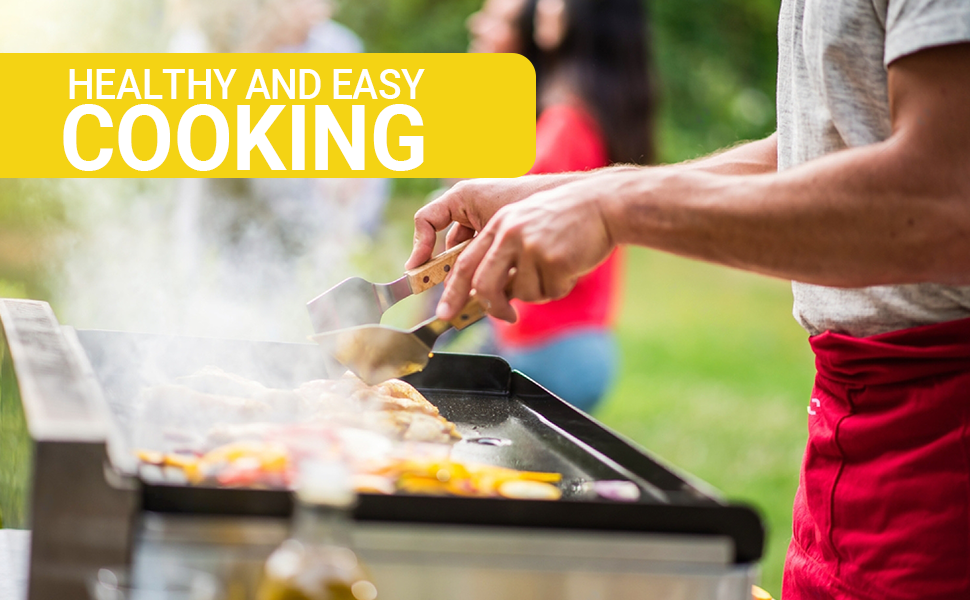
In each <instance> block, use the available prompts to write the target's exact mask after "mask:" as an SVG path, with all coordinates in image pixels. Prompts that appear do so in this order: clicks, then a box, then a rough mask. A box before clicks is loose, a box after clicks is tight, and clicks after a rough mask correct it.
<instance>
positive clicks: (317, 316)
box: [306, 242, 468, 333]
mask: <svg viewBox="0 0 970 600" xmlns="http://www.w3.org/2000/svg"><path fill="white" fill-rule="evenodd" d="M466 246H468V242H462V243H461V244H458V245H457V246H455V247H454V248H452V249H450V250H445V251H444V252H442V253H441V254H439V255H438V256H436V257H434V258H432V259H431V260H429V261H428V262H426V263H424V264H423V265H421V266H420V267H416V268H414V269H411V270H410V271H405V273H404V275H403V276H402V277H401V278H400V279H397V280H395V281H392V282H391V283H371V282H369V281H365V280H364V279H361V278H360V277H351V278H349V279H345V280H343V281H341V282H340V283H338V284H337V285H335V286H333V287H332V288H330V289H329V290H327V291H326V292H324V293H322V294H320V295H319V296H317V297H316V298H314V299H313V300H310V301H309V302H307V305H306V307H307V310H308V311H310V322H311V323H312V324H313V331H314V332H316V333H323V332H326V331H334V330H337V329H346V328H348V327H355V326H357V325H372V324H376V323H380V322H381V316H382V315H383V314H384V312H385V311H386V310H387V309H388V308H390V307H391V306H393V305H394V304H396V303H397V302H399V301H401V300H403V299H404V298H407V297H408V296H410V295H411V294H419V293H421V292H423V291H425V290H427V289H429V288H432V287H434V286H436V285H438V284H439V283H441V282H442V281H444V280H445V277H446V276H447V275H448V272H449V271H451V268H452V267H453V266H454V265H455V260H457V259H458V255H459V254H461V252H462V250H464V249H465V247H466Z"/></svg>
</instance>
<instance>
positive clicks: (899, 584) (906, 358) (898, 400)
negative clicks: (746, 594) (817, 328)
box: [782, 319, 970, 600]
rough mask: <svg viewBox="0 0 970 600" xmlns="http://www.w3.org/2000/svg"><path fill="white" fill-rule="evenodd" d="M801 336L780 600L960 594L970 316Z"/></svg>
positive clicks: (969, 499)
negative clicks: (801, 370)
mask: <svg viewBox="0 0 970 600" xmlns="http://www.w3.org/2000/svg"><path fill="white" fill-rule="evenodd" d="M811 344H812V349H813V350H814V351H815V357H816V359H815V363H816V369H817V371H818V374H817V375H816V378H815V388H814V390H813V391H812V399H811V404H810V405H809V417H808V430H809V435H808V447H807V448H806V450H805V459H804V463H803V464H802V472H801V479H800V485H799V487H798V492H797V493H796V495H795V505H794V511H793V516H792V522H793V536H792V541H791V545H790V546H789V548H788V558H787V560H786V563H785V576H784V584H783V589H782V599H783V600H808V599H813V600H814V599H816V598H836V599H839V600H843V599H844V600H849V599H851V600H859V599H862V598H865V599H873V600H876V599H878V600H903V599H906V600H909V599H912V600H917V599H918V600H930V599H935V598H961V599H970V319H963V320H960V321H951V322H948V323H939V324H935V325H928V326H925V327H917V328H913V329H906V330H903V331H895V332H891V333H886V334H881V335H876V336H872V337H868V338H853V337H849V336H845V335H839V334H834V333H831V332H826V333H823V334H821V335H818V336H815V337H813V338H811Z"/></svg>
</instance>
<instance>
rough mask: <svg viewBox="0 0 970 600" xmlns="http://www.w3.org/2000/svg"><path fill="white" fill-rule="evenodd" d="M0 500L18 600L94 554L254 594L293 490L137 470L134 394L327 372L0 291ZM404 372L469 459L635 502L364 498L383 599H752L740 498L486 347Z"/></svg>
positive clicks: (64, 583) (289, 352) (371, 562)
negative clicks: (224, 377) (68, 321)
mask: <svg viewBox="0 0 970 600" xmlns="http://www.w3.org/2000/svg"><path fill="white" fill-rule="evenodd" d="M0 325H2V327H0V331H2V335H3V340H2V341H3V344H2V352H3V355H2V373H0V384H2V388H0V443H2V444H4V448H3V450H4V451H3V453H2V455H0V516H2V517H3V519H4V526H5V527H17V528H30V529H32V548H31V559H30V560H31V566H30V567H31V568H30V583H29V586H30V589H29V597H30V598H31V600H39V599H47V598H52V599H53V598H58V599H59V598H65V597H83V594H84V593H85V591H84V580H85V578H86V577H88V576H89V575H90V573H92V572H93V571H94V570H96V569H97V568H99V567H102V566H108V565H117V564H131V565H133V566H134V568H136V569H151V568H153V567H157V566H159V565H163V564H170V563H175V564H182V565H189V566H196V567H204V568H208V569H210V570H212V571H213V572H216V573H218V574H219V575H220V576H222V577H223V579H224V581H226V582H229V584H230V585H231V586H234V587H233V588H232V589H236V590H240V591H242V592H244V593H251V592H252V591H253V589H254V585H255V581H256V580H257V579H258V575H259V572H260V567H261V564H262V562H263V561H264V560H265V558H266V556H268V554H269V552H271V551H272V549H273V548H275V547H276V546H277V545H278V544H279V543H280V542H281V541H282V540H283V539H285V537H286V533H287V532H286V528H287V524H288V517H289V514H290V512H291V511H292V501H291V498H290V495H289V493H287V492H285V491H274V490H246V489H218V488H193V487H187V486H184V485H178V484H174V483H173V482H171V481H167V480H166V479H165V478H164V477H160V476H159V474H158V473H151V472H147V471H145V470H144V469H143V468H141V467H139V466H138V465H137V464H136V463H135V461H134V460H133V458H132V450H133V449H134V447H135V446H134V445H135V444H136V443H137V440H133V439H132V438H131V431H132V429H133V427H132V423H133V420H134V419H136V418H137V415H136V414H135V411H134V409H133V406H132V399H133V398H134V397H135V396H136V395H137V393H138V391H139V390H140V389H141V388H143V387H145V386H147V385H152V384H153V383H157V382H158V381H160V380H164V379H165V378H167V377H174V376H179V375H185V374H188V373H191V372H193V371H194V370H196V369H198V368H199V367H201V366H205V365H214V366H218V367H221V368H223V369H225V370H227V371H230V372H234V373H237V374H240V375H243V376H246V377H249V378H252V379H255V380H257V381H260V382H261V383H264V384H265V385H268V386H271V387H280V388H285V387H292V386H296V385H298V384H299V383H302V382H303V381H306V380H309V379H313V378H320V377H328V376H335V375H336V374H339V370H338V369H337V368H336V365H334V364H332V363H330V362H329V361H328V359H327V358H326V357H325V356H323V355H322V354H321V352H320V351H319V349H318V348H317V347H316V346H314V345H310V344H280V343H266V342H250V341H236V340H213V339H194V338H186V337H173V336H157V335H143V334H132V333H120V332H103V331H75V330H74V329H72V328H69V327H63V326H61V325H60V324H58V322H57V320H56V318H55V317H54V315H53V313H52V312H51V310H50V307H49V306H47V305H46V304H45V303H43V302H35V301H24V300H0ZM409 380H410V381H411V383H412V384H414V385H415V386H416V387H418V389H420V390H421V391H422V392H423V393H424V394H425V395H426V396H427V397H428V398H429V400H431V401H432V402H433V403H435V404H436V405H437V406H438V407H439V409H440V410H441V412H442V414H443V416H445V417H446V418H448V419H449V420H451V421H453V422H455V423H456V424H457V426H458V428H459V430H460V431H461V432H462V433H463V435H464V436H465V438H466V439H467V438H474V437H476V436H479V437H495V438H501V439H503V440H506V441H507V442H508V443H507V444H504V445H499V446H491V445H476V444H473V443H466V442H461V443H459V444H458V445H456V447H455V449H454V451H453V452H454V455H455V456H456V457H457V458H460V459H464V460H471V461H484V462H489V463H492V464H498V465H502V466H508V467H512V468H518V469H528V470H550V471H556V472H560V473H562V474H563V475H564V476H565V478H566V480H567V481H576V482H582V481H587V480H604V479H611V480H626V481H629V482H632V483H634V484H636V485H637V487H638V488H639V489H640V491H641V499H640V500H639V501H638V502H633V503H616V502H606V501H601V500H596V499H595V498H589V497H588V496H583V495H582V494H579V493H578V492H577V493H575V494H573V493H572V492H570V491H569V488H567V490H566V493H565V496H564V499H563V500H562V501H559V502H537V501H512V500H502V499H479V498H452V497H427V496H406V495H395V496H381V495H366V494H365V495H362V496H361V497H360V502H359V504H358V506H357V508H356V510H355V514H354V518H355V525H354V537H355V545H356V548H357V549H358V551H359V553H360V554H361V556H362V558H363V560H364V561H365V562H366V563H367V565H368V567H369V568H370V570H371V574H372V576H373V578H374V581H375V583H376V584H377V585H378V588H379V590H380V593H381V597H382V598H386V599H401V600H405V599H412V598H413V599H415V600H418V599H420V600H437V599H439V598H440V599H445V598H479V597H481V598H486V597H488V598H493V597H502V598H510V599H517V598H611V599H614V598H616V599H622V598H647V599H650V598H671V597H677V598H685V599H693V598H696V599H702V598H704V599H711V600H714V599H716V600H733V599H741V598H747V597H750V585H751V584H752V583H753V581H754V579H755V578H756V575H757V560H758V559H759V558H760V556H761V553H762V544H763V539H764V532H763V529H762V525H761V521H760V519H759V517H758V515H757V514H756V513H755V512H754V511H753V510H751V509H750V508H748V507H745V506H737V505H731V504H728V503H725V502H723V501H722V500H720V499H719V498H718V497H717V496H716V494H715V493H714V492H713V491H711V490H709V489H707V488H706V486H704V485H703V484H702V483H699V482H696V481H694V480H691V479H689V478H688V477H686V476H682V475H681V474H679V473H677V472H676V471H675V470H674V469H673V468H671V467H669V466H668V465H665V464H663V463H662V462H661V461H660V460H659V459H657V458H656V457H653V456H651V455H650V454H649V453H647V452H646V451H644V450H642V449H640V448H637V447H635V446H633V445H632V444H630V443H629V442H627V441H626V440H624V439H623V438H621V437H619V436H617V435H616V434H614V433H612V432H611V431H609V430H608V429H607V428H605V427H604V426H602V425H601V424H599V423H597V422H596V421H595V420H593V419H591V418H590V417H588V416H587V415H585V414H583V413H581V412H579V411H577V410H575V409H573V408H572V407H570V406H569V405H568V404H566V403H564V402H563V401H561V400H560V399H558V398H556V397H555V396H553V395H551V394H550V393H549V392H548V391H546V390H545V389H543V388H541V387H540V386H538V385H537V384H535V383H534V382H532V381H531V380H529V379H528V378H526V377H524V376H523V375H521V374H520V373H517V372H513V371H511V370H510V369H509V367H508V365H507V364H506V363H505V362H504V361H502V360H500V359H497V358H495V357H485V356H469V355H447V354H436V355H435V356H434V357H433V358H432V360H431V362H430V364H429V366H428V368H427V369H426V370H425V371H423V372H422V373H418V374H415V375H414V376H412V377H410V378H409Z"/></svg>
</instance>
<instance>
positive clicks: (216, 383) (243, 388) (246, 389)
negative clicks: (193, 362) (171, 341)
mask: <svg viewBox="0 0 970 600" xmlns="http://www.w3.org/2000/svg"><path fill="white" fill-rule="evenodd" d="M175 382H176V383H178V384H181V385H184V386H185V387H187V388H190V389H193V390H195V391H197V392H202V393H203V394H216V395H219V396H234V397H236V398H253V397H255V396H257V395H258V394H261V393H263V392H267V391H269V388H267V387H266V386H265V385H263V384H261V383H259V382H258V381H253V380H252V379H247V378H245V377H242V376H241V375H236V374H235V373H228V372H226V371H223V370H222V369H220V368H219V367H213V366H207V367H202V368H201V369H199V370H198V371H196V372H195V373H192V374H191V375H186V376H184V377H178V378H176V380H175Z"/></svg>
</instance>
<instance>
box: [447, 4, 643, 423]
mask: <svg viewBox="0 0 970 600" xmlns="http://www.w3.org/2000/svg"><path fill="white" fill-rule="evenodd" d="M646 26H647V22H646V16H645V14H644V10H643V5H642V2H641V0H609V1H605V2H604V1H600V2H595V1H593V0H487V1H486V2H485V4H484V6H483V7H482V9H481V10H480V11H479V12H477V13H475V14H473V15H472V16H471V17H470V18H469V19H468V28H469V31H470V32H471V47H470V51H472V52H514V53H519V54H522V55H523V56H525V57H526V58H528V59H529V60H530V61H531V62H532V64H533V66H534V67H535V70H536V92H537V100H538V106H537V110H536V112H537V122H536V162H535V164H534V166H533V167H532V169H531V170H530V173H532V174H536V173H559V172H567V171H587V170H591V169H597V168H600V167H604V166H607V165H609V164H611V163H617V162H621V163H638V164H648V163H650V162H652V161H653V159H654V150H653V142H652V129H653V127H652V126H653V114H654V104H655V102H654V95H653V89H652V87H651V83H650V73H649V65H648V59H647V39H646V33H647V30H646ZM459 227H460V226H459ZM621 258H622V257H621V256H620V253H619V252H614V253H613V254H611V255H610V256H609V257H608V258H607V259H606V260H605V261H604V262H603V263H602V264H600V265H598V266H597V267H596V268H594V269H593V270H592V271H590V272H588V273H586V274H585V275H582V276H581V277H579V279H578V281H577V282H576V285H575V287H574V288H573V289H572V291H571V292H570V293H569V294H568V295H567V296H565V297H563V298H559V299H558V300H553V301H551V302H548V303H545V304H526V303H522V302H515V303H514V305H515V309H516V312H517V313H518V320H517V321H516V322H515V323H506V322H505V321H499V320H493V321H492V322H493V324H494V328H495V343H496V346H497V350H498V353H499V354H500V355H502V356H503V357H505V358H506V359H507V360H508V361H509V363H510V364H511V365H512V367H513V368H515V369H518V370H520V371H522V372H524V373H525V374H527V375H529V376H530V377H532V378H533V379H535V380H536V381H538V382H539V383H540V384H542V385H543V386H545V387H547V388H548V389H549V390H550V391H552V392H553V393H555V394H557V395H558V396H560V397H562V398H563V399H564V400H566V401H568V402H570V403H571V404H573V405H574V406H576V407H577V408H580V409H582V410H585V411H591V410H592V409H593V408H594V407H596V405H597V403H598V402H599V401H600V400H601V399H602V397H603V395H604V393H605V392H606V390H607V389H608V387H609V385H610V383H611V381H612V379H613V377H614V374H615V373H616V370H617V362H618V353H617V349H616V343H615V340H614V336H613V333H612V325H613V319H614V315H615V313H616V310H617V308H618V304H619V302H618V301H619V296H620V279H621V269H622V264H621Z"/></svg>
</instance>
